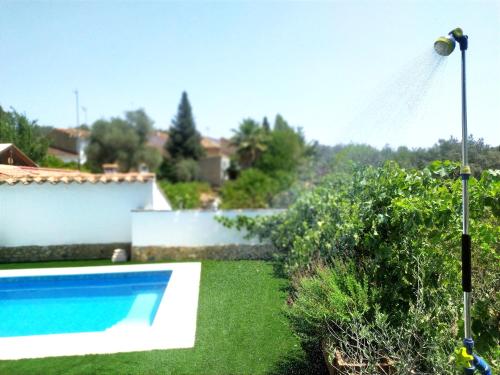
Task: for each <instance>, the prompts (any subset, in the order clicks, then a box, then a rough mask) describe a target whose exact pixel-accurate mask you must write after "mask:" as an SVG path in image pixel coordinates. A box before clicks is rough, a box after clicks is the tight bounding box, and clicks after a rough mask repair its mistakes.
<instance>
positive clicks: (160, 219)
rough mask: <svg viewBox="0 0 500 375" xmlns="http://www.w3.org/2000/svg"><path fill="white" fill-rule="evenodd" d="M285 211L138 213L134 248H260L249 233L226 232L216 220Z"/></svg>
mask: <svg viewBox="0 0 500 375" xmlns="http://www.w3.org/2000/svg"><path fill="white" fill-rule="evenodd" d="M281 211H282V210H273V209H267V210H224V211H201V210H183V211H134V212H133V213H132V246H133V247H147V246H159V247H200V246H219V245H239V244H241V245H257V244H259V243H260V242H259V240H258V239H256V238H252V239H246V238H244V237H245V234H246V233H245V231H239V230H237V229H234V228H226V227H224V226H223V225H222V224H221V223H219V222H218V221H216V220H215V217H216V216H224V217H229V218H235V217H236V216H250V217H254V216H258V215H273V214H277V213H279V212H281Z"/></svg>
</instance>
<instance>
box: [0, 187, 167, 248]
mask: <svg viewBox="0 0 500 375" xmlns="http://www.w3.org/2000/svg"><path fill="white" fill-rule="evenodd" d="M136 209H163V210H165V209H170V205H169V204H168V201H167V200H166V199H165V198H164V197H163V195H162V194H161V192H160V191H159V190H158V187H157V186H156V182H154V181H148V182H145V183H142V182H121V183H107V184H104V183H96V184H91V183H83V184H76V183H70V184H63V183H58V184H50V183H43V184H36V183H32V184H29V185H23V184H21V183H18V184H16V185H7V184H3V185H0V247H14V246H50V245H71V244H106V243H125V242H131V240H132V236H131V216H132V213H131V211H132V210H136Z"/></svg>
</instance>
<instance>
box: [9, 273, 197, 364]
mask: <svg viewBox="0 0 500 375" xmlns="http://www.w3.org/2000/svg"><path fill="white" fill-rule="evenodd" d="M200 270H201V265H200V263H175V264H168V263H163V264H150V265H125V266H101V267H78V268H56V269H34V270H9V271H0V359H19V358H35V357H47V356H61V355H79V354H91V353H116V352H126V351H141V350H153V349H168V348H186V347H192V346H194V340H195V333H196V312H197V305H198V289H199V278H200Z"/></svg>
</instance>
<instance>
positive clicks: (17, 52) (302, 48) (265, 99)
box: [0, 0, 500, 147]
mask: <svg viewBox="0 0 500 375" xmlns="http://www.w3.org/2000/svg"><path fill="white" fill-rule="evenodd" d="M499 4H500V3H499V2H497V1H467V2H460V1H452V2H443V1H429V2H424V1H418V2H415V1H411V2H410V1H403V0H401V1H367V2H361V1H345V2H344V1H332V2H311V1H307V2H264V1H259V2H237V1H233V2H122V1H106V2H104V1H103V2H56V1H51V2H44V1H37V2H35V1H32V2H20V1H15V2H14V1H12V2H9V1H0V46H1V50H2V53H1V58H0V105H2V106H3V107H6V108H9V107H13V108H15V109H16V110H18V111H19V112H23V113H25V114H26V115H27V116H28V117H30V118H32V119H38V122H39V123H40V124H47V125H53V126H58V127H66V126H74V125H75V122H76V120H75V97H74V94H73V91H74V90H75V89H76V88H77V89H78V90H79V93H80V105H81V106H85V107H86V108H87V111H88V112H87V114H88V121H89V122H93V121H95V120H96V119H99V118H102V117H104V118H108V117H111V116H119V115H122V114H123V112H124V111H126V110H131V109H136V108H139V107H142V108H144V109H145V110H146V112H147V113H148V114H149V115H150V116H151V117H152V118H153V119H154V121H155V125H156V126H157V127H159V128H168V126H169V124H170V120H171V119H172V117H173V116H174V115H175V112H176V109H177V105H178V102H179V99H180V95H181V92H182V91H183V90H186V91H187V92H188V94H189V97H190V100H191V103H192V105H193V109H194V114H195V118H196V122H197V126H198V128H199V130H200V131H201V132H202V133H204V134H208V135H210V136H214V137H219V136H230V135H231V129H233V128H235V127H237V126H238V123H239V122H240V121H241V120H242V119H243V118H245V117H254V118H256V119H259V120H260V119H261V118H262V117H263V116H268V117H270V118H273V117H274V116H275V114H276V113H281V114H282V115H283V116H284V117H285V118H286V119H287V120H288V121H289V122H290V123H291V124H292V125H295V126H301V127H303V129H304V132H305V134H306V137H307V138H308V139H309V140H311V139H316V140H319V141H320V142H321V143H324V144H336V143H340V142H342V143H346V142H350V141H352V142H365V143H369V144H372V145H375V146H378V147H381V146H383V145H385V144H390V145H391V146H398V145H407V146H410V147H416V146H430V145H432V144H433V143H434V142H435V141H437V139H438V138H448V137H449V136H450V135H454V136H456V137H460V129H461V128H460V126H461V122H460V121H461V120H460V58H459V57H460V55H459V53H457V52H454V53H453V54H452V55H451V56H450V57H448V58H447V61H446V64H443V66H442V67H441V69H440V70H439V71H438V72H437V73H436V77H435V80H434V81H433V85H432V86H431V88H430V89H429V90H428V92H427V95H426V96H425V97H424V98H423V99H424V100H422V103H421V105H420V107H419V108H418V109H417V110H416V111H415V113H413V112H411V113H410V115H408V114H407V116H402V117H401V118H399V119H396V120H394V119H392V120H391V121H383V119H384V116H385V112H383V111H382V110H383V109H384V108H385V109H384V110H387V111H390V109H391V106H394V105H399V104H398V103H395V102H394V101H395V100H396V99H395V97H394V96H395V95H393V97H392V98H391V100H392V102H391V101H389V100H386V96H385V95H384V94H382V95H380V92H382V93H384V92H387V91H388V90H389V91H390V90H392V89H393V88H394V86H393V85H394V83H391V82H393V81H394V79H395V77H397V76H398V75H400V74H401V72H402V69H403V68H404V67H405V66H406V67H408V66H410V67H411V66H415V64H417V66H418V64H419V61H421V60H419V59H421V56H422V53H426V51H429V50H430V49H431V47H432V44H433V42H434V40H435V38H436V37H438V36H440V35H443V34H446V33H447V32H448V31H449V30H451V29H452V28H454V27H456V26H461V27H462V28H463V29H464V30H465V32H466V33H467V34H469V36H470V47H469V51H468V54H467V58H468V60H467V74H468V77H467V78H468V82H467V83H468V112H469V130H470V132H471V133H473V134H474V135H475V136H476V137H483V138H484V139H485V141H486V142H487V143H490V144H496V145H498V144H499V143H500V5H499ZM419 56H420V57H419ZM412 64H413V65H412ZM411 71H413V70H412V69H411V68H410V72H411ZM420 78H421V77H419V76H418V75H417V76H415V75H413V76H412V74H410V75H409V76H408V79H413V80H415V79H417V80H418V79H420ZM403 80H404V78H403ZM399 83H401V79H400V81H399ZM381 88H382V89H381ZM394 92H397V90H395V91H394ZM389 96H391V95H389ZM373 106H375V107H376V108H379V112H380V111H382V114H380V113H377V114H376V115H377V116H378V117H379V120H378V122H377V121H373V120H372V116H374V112H373ZM366 108H372V109H371V110H370V109H368V110H367V109H366ZM380 116H382V117H381V118H382V121H380ZM360 117H361V118H362V121H360V120H359V119H360ZM80 119H81V120H82V122H83V121H84V119H85V116H84V113H83V112H81V113H80Z"/></svg>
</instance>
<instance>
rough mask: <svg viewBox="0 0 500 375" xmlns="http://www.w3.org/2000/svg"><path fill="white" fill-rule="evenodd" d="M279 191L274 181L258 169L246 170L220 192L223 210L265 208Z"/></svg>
mask: <svg viewBox="0 0 500 375" xmlns="http://www.w3.org/2000/svg"><path fill="white" fill-rule="evenodd" d="M278 189H279V186H278V183H277V181H276V180H274V179H272V178H271V177H269V176H267V175H266V174H265V173H263V172H261V171H259V170H258V169H253V168H251V169H246V170H244V171H243V172H242V173H241V175H240V176H239V177H238V179H237V180H235V181H227V182H226V183H225V184H224V186H223V187H222V190H221V196H222V207H223V208H242V207H244V208H265V207H269V204H270V203H271V199H272V197H273V196H274V195H275V194H276V193H277V191H278Z"/></svg>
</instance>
